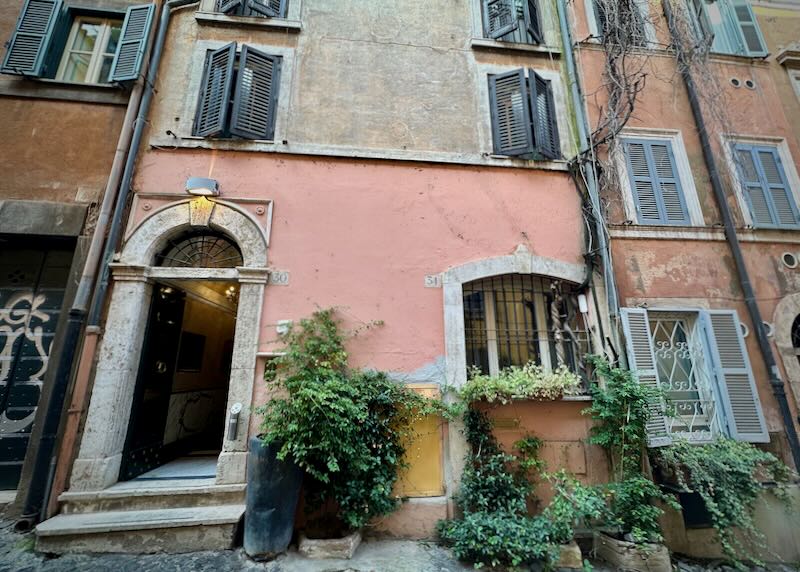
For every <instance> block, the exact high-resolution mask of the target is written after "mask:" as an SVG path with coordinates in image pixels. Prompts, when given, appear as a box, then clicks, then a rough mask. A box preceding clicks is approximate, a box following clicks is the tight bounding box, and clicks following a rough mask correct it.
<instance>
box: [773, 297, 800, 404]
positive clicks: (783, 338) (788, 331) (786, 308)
mask: <svg viewBox="0 0 800 572" xmlns="http://www.w3.org/2000/svg"><path fill="white" fill-rule="evenodd" d="M799 315H800V294H789V295H788V296H785V297H784V298H783V299H782V300H781V301H780V302H778V304H777V305H776V306H775V311H774V312H773V314H772V323H773V324H774V326H775V338H774V339H775V345H776V346H777V347H778V353H779V354H780V356H781V360H782V361H783V369H784V371H785V372H786V377H787V378H788V382H789V386H790V387H791V388H792V393H793V394H794V398H795V402H796V403H797V404H798V405H800V360H798V359H797V355H796V353H795V349H796V348H795V347H794V344H793V343H792V325H793V324H794V321H795V319H796V318H797V316H799Z"/></svg>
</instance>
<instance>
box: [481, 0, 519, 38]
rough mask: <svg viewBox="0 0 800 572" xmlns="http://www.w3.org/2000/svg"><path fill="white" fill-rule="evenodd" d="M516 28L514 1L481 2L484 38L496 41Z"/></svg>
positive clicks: (488, 0)
mask: <svg viewBox="0 0 800 572" xmlns="http://www.w3.org/2000/svg"><path fill="white" fill-rule="evenodd" d="M518 27H519V16H518V15H517V8H516V6H515V1H514V0H483V31H484V36H486V37H487V38H492V39H494V40H496V39H498V38H500V37H502V36H505V35H506V34H510V33H511V32H513V31H514V30H516V29H517V28H518Z"/></svg>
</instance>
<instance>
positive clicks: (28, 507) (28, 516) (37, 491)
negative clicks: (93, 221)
mask: <svg viewBox="0 0 800 572" xmlns="http://www.w3.org/2000/svg"><path fill="white" fill-rule="evenodd" d="M196 2H198V0H168V1H167V2H166V3H165V4H164V6H163V8H162V11H161V17H160V18H159V23H158V32H157V34H156V35H155V36H156V40H155V45H154V46H153V39H152V38H151V40H150V45H151V47H152V56H151V57H150V65H149V69H147V79H146V81H144V82H142V79H141V76H140V78H139V80H137V82H136V84H135V85H134V88H133V91H132V92H131V97H130V99H129V102H128V109H127V111H126V113H125V119H124V124H123V129H122V131H121V132H120V137H119V140H118V144H117V150H116V152H115V154H114V161H113V163H112V167H111V172H110V173H109V179H108V182H107V184H106V189H105V194H104V196H103V202H102V205H101V209H100V213H99V215H98V221H97V225H96V228H95V232H94V235H93V237H92V242H91V244H90V247H89V252H88V254H87V260H86V263H85V265H84V270H83V273H82V275H81V278H80V282H79V284H78V288H77V291H76V294H75V300H74V302H73V304H72V307H71V308H70V310H69V315H68V318H67V326H66V329H65V333H64V338H63V339H64V341H63V348H62V350H61V354H60V356H59V360H58V363H57V364H56V372H55V374H54V376H53V387H52V392H51V397H50V400H49V402H48V404H47V411H46V412H45V415H44V421H43V426H42V436H41V438H40V441H39V448H38V449H37V452H36V459H35V461H34V466H33V472H32V474H31V481H30V486H29V487H28V491H27V494H26V497H25V503H24V505H23V509H22V516H21V517H20V519H19V520H18V522H17V529H19V530H26V529H30V528H31V527H32V526H33V525H34V524H36V522H38V521H39V520H41V518H42V517H44V516H45V511H46V508H47V506H48V504H49V502H48V501H49V500H50V499H49V492H50V491H51V490H52V488H53V486H54V485H55V486H57V487H58V488H59V489H61V490H63V486H64V484H65V483H66V478H67V474H68V467H67V468H62V470H61V471H60V473H59V475H58V477H59V480H58V481H56V482H54V478H55V477H56V467H57V460H58V459H61V460H62V461H65V463H64V464H69V463H70V462H71V460H72V455H71V453H72V451H71V449H74V445H75V438H76V434H77V430H78V425H79V422H80V415H79V413H80V412H81V411H83V409H84V404H83V402H84V401H85V395H86V393H87V388H88V376H89V371H90V369H91V363H92V361H93V359H94V350H95V348H96V347H97V343H96V342H97V334H98V333H99V330H98V329H97V328H96V326H97V323H98V318H99V311H100V309H101V308H102V304H103V298H104V296H105V291H106V286H105V285H106V284H107V281H108V263H109V262H110V260H111V257H112V256H113V253H114V250H115V249H116V243H117V240H118V238H119V230H120V222H121V220H122V215H123V213H124V211H125V207H126V204H127V198H128V191H129V189H130V182H131V177H132V173H133V167H134V163H135V161H136V154H137V150H138V148H139V144H140V142H141V139H142V132H143V131H144V123H145V119H146V117H147V113H148V111H149V106H150V102H151V101H152V97H153V85H154V84H155V79H156V74H157V71H158V64H159V61H160V59H161V54H162V52H163V47H164V39H165V36H166V31H167V25H168V24H169V16H170V12H171V10H172V9H173V8H178V7H181V6H185V5H188V4H192V3H196ZM144 66H146V67H147V61H145V63H144ZM134 113H135V119H134ZM126 156H127V160H125V162H124V168H123V160H124V159H125V158H126ZM120 173H121V178H122V181H121V184H120ZM115 203H116V207H115V208H114V211H113V216H112V217H111V227H110V229H108V231H107V234H108V239H107V240H106V242H105V248H104V249H103V251H102V257H101V256H100V252H101V248H102V247H103V239H104V238H105V236H106V229H107V226H108V221H109V217H110V216H111V210H112V207H114V204H115ZM98 267H99V270H100V275H101V279H100V281H99V282H98V283H97V284H95V285H94V299H93V303H92V306H91V310H90V312H89V326H90V327H89V328H87V330H88V332H87V333H88V334H89V336H90V337H89V338H88V339H87V340H86V341H87V343H85V344H84V348H83V349H84V351H82V353H81V359H80V361H79V363H78V370H77V371H78V373H79V374H80V379H76V384H75V388H74V389H75V390H77V393H76V392H74V393H73V400H72V402H71V406H70V413H69V417H68V419H67V424H66V427H65V430H64V432H63V438H62V443H63V444H64V445H65V446H67V447H66V448H63V449H62V450H63V451H64V452H65V453H67V455H66V456H65V455H60V456H56V455H54V449H55V444H56V439H57V436H58V429H59V425H60V424H61V412H62V409H63V407H64V401H65V399H66V394H67V389H68V386H69V381H70V377H71V373H72V366H73V364H74V360H73V356H74V355H75V353H76V350H77V348H78V344H79V342H80V334H81V330H82V328H83V324H84V321H85V320H86V316H87V308H88V306H89V300H90V294H91V292H92V285H93V283H94V282H95V276H96V274H97V271H98ZM92 326H95V327H92ZM76 398H77V399H78V401H76ZM68 449H70V450H68Z"/></svg>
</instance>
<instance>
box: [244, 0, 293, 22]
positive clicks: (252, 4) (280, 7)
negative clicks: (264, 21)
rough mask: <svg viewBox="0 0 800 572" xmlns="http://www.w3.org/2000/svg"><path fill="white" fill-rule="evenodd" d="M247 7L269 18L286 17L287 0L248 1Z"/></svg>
mask: <svg viewBox="0 0 800 572" xmlns="http://www.w3.org/2000/svg"><path fill="white" fill-rule="evenodd" d="M247 7H248V8H250V11H251V12H255V13H256V14H259V15H261V16H266V17H267V18H285V17H286V0H247Z"/></svg>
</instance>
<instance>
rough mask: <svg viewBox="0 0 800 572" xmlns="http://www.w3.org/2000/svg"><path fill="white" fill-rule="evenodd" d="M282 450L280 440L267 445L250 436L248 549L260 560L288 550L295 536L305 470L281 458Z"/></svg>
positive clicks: (246, 539) (245, 547)
mask: <svg viewBox="0 0 800 572" xmlns="http://www.w3.org/2000/svg"><path fill="white" fill-rule="evenodd" d="M279 450H280V445H279V444H277V443H271V444H269V445H267V446H265V445H264V444H263V442H262V441H261V439H259V438H258V437H251V438H250V455H249V457H248V459H247V510H246V512H245V516H244V550H245V552H247V554H248V555H249V556H250V557H252V558H255V559H257V560H262V559H268V558H273V557H275V556H276V555H277V554H280V553H281V552H284V551H285V550H286V549H287V548H288V546H289V542H291V540H292V529H293V528H294V514H295V511H296V510H297V500H298V498H299V497H300V486H301V485H302V482H303V470H302V469H301V468H300V467H298V466H297V465H295V464H294V463H293V462H291V461H289V460H288V459H287V460H286V461H281V460H279V459H278V457H277V455H278V451H279Z"/></svg>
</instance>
